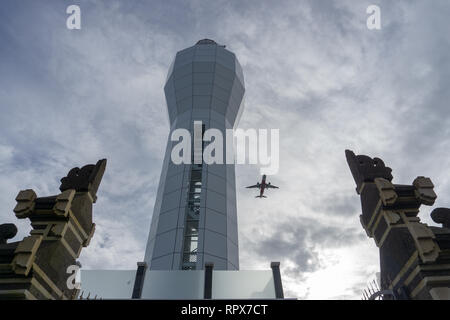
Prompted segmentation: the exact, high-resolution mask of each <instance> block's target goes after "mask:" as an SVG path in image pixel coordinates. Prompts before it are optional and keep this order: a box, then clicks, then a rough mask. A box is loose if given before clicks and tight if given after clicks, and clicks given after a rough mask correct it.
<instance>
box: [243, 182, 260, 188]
mask: <svg viewBox="0 0 450 320" xmlns="http://www.w3.org/2000/svg"><path fill="white" fill-rule="evenodd" d="M259 186H260V185H259V183H258V184H255V185H254V186H248V187H246V188H258V189H259Z"/></svg>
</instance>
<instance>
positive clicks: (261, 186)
mask: <svg viewBox="0 0 450 320" xmlns="http://www.w3.org/2000/svg"><path fill="white" fill-rule="evenodd" d="M246 188H258V189H259V196H256V197H255V198H267V197H266V196H265V195H264V190H265V189H269V188H274V189H278V187H277V186H274V185H272V184H270V182H269V183H266V175H265V174H264V175H263V176H262V180H261V183H259V182H257V183H256V184H255V185H254V186H248V187H246Z"/></svg>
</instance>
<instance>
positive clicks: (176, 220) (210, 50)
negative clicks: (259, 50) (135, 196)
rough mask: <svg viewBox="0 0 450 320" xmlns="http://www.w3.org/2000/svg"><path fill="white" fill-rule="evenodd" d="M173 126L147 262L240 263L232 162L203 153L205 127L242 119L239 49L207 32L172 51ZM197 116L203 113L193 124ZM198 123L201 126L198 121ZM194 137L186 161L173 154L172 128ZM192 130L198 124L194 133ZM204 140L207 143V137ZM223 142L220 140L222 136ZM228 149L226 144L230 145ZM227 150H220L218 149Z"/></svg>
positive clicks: (173, 266)
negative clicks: (233, 49) (213, 159)
mask: <svg viewBox="0 0 450 320" xmlns="http://www.w3.org/2000/svg"><path fill="white" fill-rule="evenodd" d="M164 91H165V95H166V101H167V109H168V112H169V121H170V134H169V139H168V141H167V148H166V153H165V157H164V164H163V169H162V172H161V178H160V182H159V187H158V194H157V197H156V203H155V206H154V210H153V218H152V222H151V227H150V233H149V238H148V242H147V249H146V253H145V262H146V263H147V265H148V267H149V269H150V270H201V269H203V268H204V264H205V262H212V263H214V268H215V269H219V270H237V269H239V253H238V251H239V249H238V231H237V215H236V183H235V172H234V164H210V165H206V164H205V163H204V162H203V161H202V150H201V149H198V148H197V149H196V147H195V146H196V145H197V146H202V134H203V132H204V131H205V130H206V129H209V128H214V129H218V130H220V131H221V132H222V134H223V135H222V136H223V137H225V136H226V135H225V129H233V128H234V126H235V124H237V123H238V122H239V117H240V115H241V112H242V109H243V108H241V107H240V106H241V101H242V98H243V96H244V91H245V89H244V76H243V73H242V68H241V66H240V64H239V62H238V60H237V59H236V56H235V55H234V54H233V53H232V52H230V51H228V50H227V49H225V46H221V45H218V44H217V43H216V42H214V41H212V40H208V39H204V40H200V41H198V42H197V44H196V45H195V46H192V47H190V48H187V49H184V50H182V51H180V52H178V53H177V55H176V57H175V60H174V61H173V62H172V65H171V67H170V69H169V73H168V75H167V81H166V85H165V87H164ZM194 121H199V122H200V121H201V124H200V125H197V126H196V129H194ZM202 127H203V128H202ZM179 128H183V129H187V130H189V132H190V134H191V137H194V136H196V137H197V139H200V141H199V143H195V142H194V141H193V140H194V138H192V149H191V150H192V159H191V160H192V161H191V164H174V163H173V161H172V160H171V153H172V150H173V146H174V145H176V144H178V141H171V135H172V132H173V131H174V130H176V129H179ZM194 130H198V131H199V132H197V133H196V135H194ZM206 143H207V142H205V143H204V144H206ZM224 147H225V144H224ZM231 151H232V150H228V152H231ZM223 155H225V150H223Z"/></svg>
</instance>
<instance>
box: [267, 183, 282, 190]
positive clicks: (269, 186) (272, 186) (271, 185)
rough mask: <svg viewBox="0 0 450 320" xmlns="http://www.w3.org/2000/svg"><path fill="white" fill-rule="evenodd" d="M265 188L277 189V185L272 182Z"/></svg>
mask: <svg viewBox="0 0 450 320" xmlns="http://www.w3.org/2000/svg"><path fill="white" fill-rule="evenodd" d="M266 188H274V189H279V188H278V187H277V186H274V185H273V184H268V185H266Z"/></svg>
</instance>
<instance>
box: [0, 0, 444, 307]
mask: <svg viewBox="0 0 450 320" xmlns="http://www.w3.org/2000/svg"><path fill="white" fill-rule="evenodd" d="M70 4H77V5H79V6H80V7H81V12H82V29H81V30H67V29H66V18H67V16H68V15H67V14H66V13H65V11H66V7H67V6H68V5H70ZM371 4H377V5H379V6H380V7H381V19H382V29H381V30H380V31H370V30H368V29H367V27H366V19H367V16H368V15H367V14H366V8H367V6H369V5H371ZM449 16H450V3H449V2H448V0H433V1H425V0H421V1H365V0H358V1H357V0H351V1H350V0H340V1H337V0H336V1H331V0H310V1H307V0H295V1H264V0H258V1H256V0H255V1H252V0H249V1H216V0H215V1H137V0H133V1H125V0H123V1H113V0H109V1H88V0H86V1H75V0H73V1H68V0H66V1H61V0H53V1H50V0H42V1H25V0H20V1H18V0H3V1H1V3H0V41H1V46H0V58H1V59H0V110H1V115H0V177H1V178H0V208H1V209H2V210H1V211H0V222H13V223H16V224H17V225H18V226H19V228H20V232H19V234H18V236H17V237H16V239H21V237H23V236H25V235H26V234H27V233H28V231H29V230H30V227H29V223H28V221H18V220H17V219H16V218H15V216H14V214H13V212H12V209H13V208H14V206H15V200H14V198H15V196H16V194H17V192H18V191H19V190H21V189H26V188H33V189H34V190H35V191H36V192H37V193H38V195H39V196H47V195H51V194H56V193H57V192H58V187H59V179H60V178H61V177H63V176H64V175H65V174H66V173H67V171H68V170H69V169H70V168H72V167H74V166H80V165H84V164H87V163H95V162H96V161H97V160H98V159H101V158H107V159H108V166H107V169H106V173H105V176H104V179H103V182H102V184H101V186H100V190H99V193H98V201H97V204H96V205H95V208H94V213H95V216H94V219H95V223H96V224H97V230H96V233H95V235H94V238H93V241H92V242H91V245H90V246H89V247H88V248H86V249H84V251H83V253H82V255H81V257H80V261H81V262H82V264H83V268H85V269H91V268H92V269H94V268H95V269H134V268H136V262H137V261H141V260H142V259H143V256H144V250H145V244H146V240H147V235H148V230H149V226H150V219H151V215H152V211H153V205H154V201H155V194H156V188H157V185H158V180H159V174H160V170H161V166H162V157H163V155H164V148H165V143H166V139H167V135H168V130H169V124H168V118H167V114H166V106H165V100H164V92H163V85H164V81H165V77H166V73H167V71H168V68H169V65H170V63H171V61H172V59H173V58H174V55H175V53H176V52H177V51H179V50H181V49H184V48H186V47H189V46H192V45H194V44H195V42H196V41H197V40H199V39H202V38H211V39H214V40H216V41H217V42H218V43H220V44H225V45H227V48H228V49H229V50H231V51H233V52H234V53H235V54H236V55H237V57H238V59H239V60H240V62H241V64H242V67H243V70H244V75H245V85H246V98H245V111H244V113H243V115H242V118H241V122H240V125H239V127H241V128H279V129H280V171H279V173H278V174H277V175H275V176H272V177H270V180H271V182H272V183H274V184H276V185H278V186H280V189H279V190H275V191H272V190H269V191H268V193H269V198H267V199H264V200H259V199H257V200H259V201H256V200H255V199H254V193H255V192H254V191H252V190H247V189H245V188H244V186H246V185H249V184H254V183H255V182H256V181H257V180H258V179H259V170H258V169H259V168H258V167H257V166H251V165H240V166H237V190H238V219H239V222H238V223H239V242H240V243H239V247H240V264H241V269H242V270H245V269H269V265H270V261H281V269H282V277H283V278H282V279H283V284H284V287H285V291H286V296H289V297H299V298H302V299H350V298H351V299H359V298H360V297H361V290H362V289H363V288H364V287H365V284H366V282H367V281H368V280H372V279H373V277H374V274H375V273H376V272H377V271H378V269H379V262H378V261H379V260H378V250H377V248H376V246H375V245H374V244H373V241H372V240H371V239H368V238H367V237H366V235H365V232H364V230H363V229H362V227H361V225H360V223H359V218H358V216H359V212H360V206H359V198H358V197H357V195H356V193H355V184H354V181H353V179H352V177H351V174H350V171H349V169H348V167H347V164H346V161H345V156H344V150H345V149H346V148H350V149H352V150H354V151H355V152H356V153H362V154H368V155H370V156H379V157H381V158H382V159H384V160H385V163H386V164H387V165H388V166H390V167H391V168H392V169H393V175H394V181H395V182H397V183H405V184H406V183H411V182H412V181H413V180H414V178H415V177H416V176H418V175H424V176H428V177H431V178H432V180H433V182H434V184H435V186H436V188H435V190H436V192H437V194H438V200H437V202H436V206H444V207H445V206H447V207H450V197H449V196H448V194H450V176H449V175H448V174H446V172H448V170H449V169H450V156H449V151H448V150H450V149H449V148H450V125H449V124H450V123H449V122H450V117H449V111H448V110H449V101H450V90H448V85H449V83H450V81H449V80H450V62H449V49H450V34H449V32H448V30H450V22H449V20H448V17H449ZM430 211H431V208H429V207H424V208H423V210H422V212H421V218H422V220H424V221H425V222H427V223H430V224H432V222H431V219H429V212H430Z"/></svg>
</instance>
